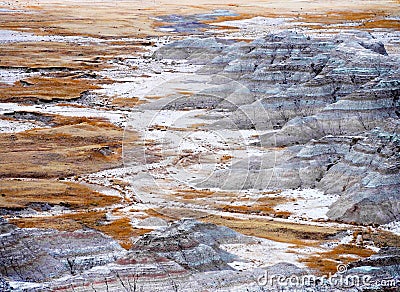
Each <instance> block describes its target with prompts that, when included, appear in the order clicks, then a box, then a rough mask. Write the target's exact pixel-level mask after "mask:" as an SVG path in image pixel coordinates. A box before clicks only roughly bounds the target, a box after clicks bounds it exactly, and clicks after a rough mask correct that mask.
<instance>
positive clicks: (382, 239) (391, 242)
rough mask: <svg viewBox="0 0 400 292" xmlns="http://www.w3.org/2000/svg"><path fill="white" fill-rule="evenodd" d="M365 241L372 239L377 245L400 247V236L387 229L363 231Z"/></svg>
mask: <svg viewBox="0 0 400 292" xmlns="http://www.w3.org/2000/svg"><path fill="white" fill-rule="evenodd" d="M362 235H363V240H364V241H367V240H369V241H372V242H374V244H375V245H376V246H377V247H381V248H382V247H388V246H394V247H400V236H398V235H396V234H394V233H392V232H389V231H385V230H375V231H371V232H363V234H362Z"/></svg>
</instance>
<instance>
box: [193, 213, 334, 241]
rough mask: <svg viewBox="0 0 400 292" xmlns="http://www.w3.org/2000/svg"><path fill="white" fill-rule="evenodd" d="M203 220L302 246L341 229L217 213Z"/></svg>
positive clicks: (245, 232)
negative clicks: (245, 218) (241, 217)
mask: <svg viewBox="0 0 400 292" xmlns="http://www.w3.org/2000/svg"><path fill="white" fill-rule="evenodd" d="M201 220H202V221H204V222H209V223H214V224H217V225H223V226H227V227H229V228H232V229H234V230H236V231H238V232H240V233H243V234H245V235H250V236H257V237H261V238H266V239H270V240H274V241H278V242H285V243H290V244H297V245H301V246H304V245H312V244H315V242H316V241H317V242H319V241H323V240H326V239H327V238H328V237H330V236H332V235H334V234H336V233H337V232H339V231H340V229H338V228H334V227H320V226H310V225H302V224H296V223H289V222H278V221H269V220H263V219H249V220H244V219H239V218H234V217H225V216H216V215H209V216H207V217H204V218H202V219H201Z"/></svg>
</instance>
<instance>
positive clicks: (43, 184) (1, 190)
mask: <svg viewBox="0 0 400 292" xmlns="http://www.w3.org/2000/svg"><path fill="white" fill-rule="evenodd" d="M120 201H121V199H120V198H119V197H114V196H106V195H103V194H101V193H99V192H96V191H93V190H92V189H90V188H88V187H86V186H83V185H81V184H77V183H72V182H61V181H57V180H17V179H13V180H4V179H3V180H0V208H7V209H17V208H25V207H29V206H32V204H35V203H37V204H45V203H48V204H49V205H51V206H52V205H63V206H66V207H69V208H71V209H90V208H94V207H105V206H109V205H113V204H117V203H119V202H120Z"/></svg>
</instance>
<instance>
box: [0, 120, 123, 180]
mask: <svg viewBox="0 0 400 292" xmlns="http://www.w3.org/2000/svg"><path fill="white" fill-rule="evenodd" d="M70 122H71V124H65V125H61V126H57V127H54V128H49V129H48V128H45V129H33V130H29V131H26V132H21V133H15V134H13V133H4V134H0V161H1V162H2V163H1V164H2V167H1V168H0V177H3V178H4V177H30V178H51V177H52V178H54V177H63V176H73V175H78V174H82V173H90V172H94V171H100V170H103V169H107V168H112V167H116V166H119V165H120V164H121V152H122V137H123V130H122V129H120V128H118V127H116V126H114V125H112V124H110V123H108V122H104V121H101V120H98V119H86V118H77V119H74V118H71V120H70ZM104 151H106V152H104Z"/></svg>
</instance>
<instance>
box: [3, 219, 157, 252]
mask: <svg viewBox="0 0 400 292" xmlns="http://www.w3.org/2000/svg"><path fill="white" fill-rule="evenodd" d="M10 223H12V224H15V225H17V226H18V227H20V228H53V229H57V230H60V231H75V230H78V229H82V228H91V229H96V230H98V231H101V232H103V233H105V234H107V235H109V236H111V237H113V238H114V239H116V240H117V241H118V242H119V243H120V244H121V246H122V247H124V248H126V249H129V248H130V247H131V246H132V242H131V239H130V238H131V237H133V236H140V235H143V234H145V233H147V232H150V231H151V230H147V229H138V228H133V227H132V225H131V224H130V220H129V218H121V219H117V220H115V221H112V222H106V213H105V212H104V211H99V212H96V211H89V212H80V213H74V214H65V215H59V216H52V217H33V218H18V219H10Z"/></svg>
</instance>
